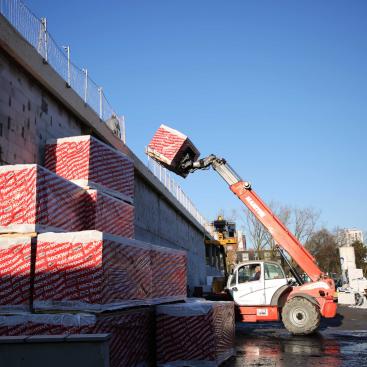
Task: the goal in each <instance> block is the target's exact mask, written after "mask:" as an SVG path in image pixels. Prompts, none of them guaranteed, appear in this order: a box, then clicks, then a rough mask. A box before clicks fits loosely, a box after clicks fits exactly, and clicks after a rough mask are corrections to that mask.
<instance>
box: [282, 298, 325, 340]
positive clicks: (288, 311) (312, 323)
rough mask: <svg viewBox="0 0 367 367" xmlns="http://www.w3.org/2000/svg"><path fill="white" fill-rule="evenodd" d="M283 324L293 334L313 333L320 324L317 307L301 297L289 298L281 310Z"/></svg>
mask: <svg viewBox="0 0 367 367" xmlns="http://www.w3.org/2000/svg"><path fill="white" fill-rule="evenodd" d="M282 319H283V324H284V326H285V327H286V329H287V330H288V331H289V332H290V333H292V334H294V335H307V334H311V333H313V332H314V331H315V330H316V329H317V328H318V327H319V325H320V310H319V308H318V307H317V306H316V305H315V304H313V303H312V302H310V301H309V300H308V299H306V298H303V297H294V298H291V299H290V300H289V301H287V302H286V304H285V305H284V307H283V310H282Z"/></svg>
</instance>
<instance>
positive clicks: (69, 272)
mask: <svg viewBox="0 0 367 367" xmlns="http://www.w3.org/2000/svg"><path fill="white" fill-rule="evenodd" d="M152 264H153V265H152ZM176 266H178V267H179V268H176ZM158 268H159V269H158ZM185 298H186V253H185V252H183V251H179V250H172V249H165V248H159V247H156V246H153V245H151V244H147V243H144V242H141V241H136V240H131V239H127V238H124V237H116V236H111V235H109V234H105V233H102V232H98V231H83V232H75V233H62V234H55V233H44V234H40V235H39V236H38V241H37V253H36V264H35V278H34V307H35V308H36V309H37V310H50V309H52V310H80V311H98V312H100V311H105V310H116V309H121V308H124V307H132V306H140V305H152V304H157V303H162V302H172V301H177V300H184V299H185Z"/></svg>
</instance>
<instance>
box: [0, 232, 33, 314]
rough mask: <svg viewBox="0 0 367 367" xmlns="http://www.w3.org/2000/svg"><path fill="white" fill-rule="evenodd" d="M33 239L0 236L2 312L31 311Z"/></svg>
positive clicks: (27, 236) (25, 236)
mask: <svg viewBox="0 0 367 367" xmlns="http://www.w3.org/2000/svg"><path fill="white" fill-rule="evenodd" d="M31 247H32V237H31V236H30V235H23V236H19V237H18V236H17V237H4V236H0V311H1V312H13V311H28V310H29V309H30V304H29V302H30V291H31V290H30V286H31V282H30V279H31V277H30V275H31V251H32V250H31Z"/></svg>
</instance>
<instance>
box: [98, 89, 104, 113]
mask: <svg viewBox="0 0 367 367" xmlns="http://www.w3.org/2000/svg"><path fill="white" fill-rule="evenodd" d="M98 94H99V118H100V119H101V120H102V119H103V88H102V87H99V88H98Z"/></svg>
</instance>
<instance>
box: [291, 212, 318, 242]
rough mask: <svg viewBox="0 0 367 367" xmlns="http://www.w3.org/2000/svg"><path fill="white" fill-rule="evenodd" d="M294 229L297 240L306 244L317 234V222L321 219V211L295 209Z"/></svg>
mask: <svg viewBox="0 0 367 367" xmlns="http://www.w3.org/2000/svg"><path fill="white" fill-rule="evenodd" d="M292 214H293V220H292V222H293V223H292V227H293V228H292V229H293V234H294V235H295V236H296V237H297V239H298V240H299V241H300V242H301V243H302V244H305V243H306V242H308V240H309V239H310V237H311V236H312V235H313V234H314V233H315V228H316V224H317V221H318V220H319V218H320V211H317V210H315V209H313V208H293V210H292Z"/></svg>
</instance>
